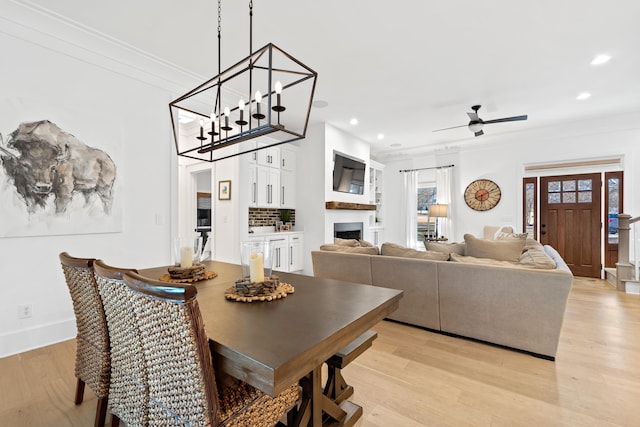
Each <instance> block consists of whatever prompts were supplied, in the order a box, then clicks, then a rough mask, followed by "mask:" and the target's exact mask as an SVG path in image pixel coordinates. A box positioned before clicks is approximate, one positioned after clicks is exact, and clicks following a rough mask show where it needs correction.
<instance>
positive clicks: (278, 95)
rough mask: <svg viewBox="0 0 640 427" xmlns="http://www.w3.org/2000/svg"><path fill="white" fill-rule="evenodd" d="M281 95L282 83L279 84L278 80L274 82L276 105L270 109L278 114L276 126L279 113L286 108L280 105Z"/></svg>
mask: <svg viewBox="0 0 640 427" xmlns="http://www.w3.org/2000/svg"><path fill="white" fill-rule="evenodd" d="M281 94H282V83H280V80H278V81H277V82H276V105H274V106H273V107H271V109H272V110H273V111H277V112H278V124H280V113H281V112H283V111H284V110H286V107H284V106H283V105H282V99H281V96H282V95H281Z"/></svg>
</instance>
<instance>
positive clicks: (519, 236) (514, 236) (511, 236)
mask: <svg viewBox="0 0 640 427" xmlns="http://www.w3.org/2000/svg"><path fill="white" fill-rule="evenodd" d="M526 239H527V233H505V232H504V231H498V232H497V233H496V236H495V239H494V240H526Z"/></svg>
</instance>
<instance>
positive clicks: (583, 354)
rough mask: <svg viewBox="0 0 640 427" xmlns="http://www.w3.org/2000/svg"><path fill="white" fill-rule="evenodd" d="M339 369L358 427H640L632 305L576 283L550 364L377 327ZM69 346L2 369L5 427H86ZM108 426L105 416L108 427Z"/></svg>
mask: <svg viewBox="0 0 640 427" xmlns="http://www.w3.org/2000/svg"><path fill="white" fill-rule="evenodd" d="M375 329H376V330H377V332H378V339H377V340H376V341H375V342H374V344H373V347H372V348H371V349H369V350H368V351H366V352H365V353H364V354H363V355H362V356H360V357H359V358H358V359H357V360H356V361H355V362H353V363H352V364H351V365H349V366H348V367H347V368H346V369H345V370H344V376H345V378H346V379H347V381H348V382H349V383H351V384H352V385H353V386H354V387H355V394H354V396H353V397H352V400H353V401H354V402H356V403H358V404H360V405H361V406H362V407H363V408H364V415H363V418H362V419H361V420H360V421H359V426H361V427H389V426H392V427H393V426H398V427H412V426H510V427H513V426H640V297H638V296H633V295H626V294H622V293H619V292H617V291H615V290H613V288H611V287H610V286H609V285H607V284H606V283H605V282H604V281H601V280H595V279H583V278H576V280H575V283H574V287H573V289H572V291H571V295H570V298H569V303H568V307H567V312H566V314H565V320H564V325H563V329H562V335H561V341H560V348H559V351H558V354H557V359H556V362H555V363H554V362H550V361H547V360H541V359H537V358H534V357H532V356H528V355H525V354H521V353H518V352H514V351H510V350H505V349H501V348H498V347H494V346H490V345H486V344H481V343H477V342H472V341H468V340H464V339H459V338H452V337H447V336H444V335H440V334H435V333H430V332H427V331H424V330H421V329H418V328H413V327H410V326H405V325H400V324H397V323H392V322H386V321H383V322H381V323H380V324H379V325H377V327H376V328H375ZM74 352H75V342H74V341H73V340H72V341H67V342H63V343H60V344H56V345H52V346H48V347H44V348H41V349H38V350H34V351H30V352H26V353H23V354H19V355H16V356H11V357H7V358H4V359H0V425H1V426H56V427H65V426H91V425H92V423H93V417H94V413H95V412H94V411H95V403H96V400H95V397H94V396H93V395H92V392H91V391H90V390H88V389H87V391H86V392H85V402H84V403H83V404H82V405H79V406H75V405H74V404H73V394H74V387H75V378H74V376H73V365H74ZM108 421H110V417H109V418H108Z"/></svg>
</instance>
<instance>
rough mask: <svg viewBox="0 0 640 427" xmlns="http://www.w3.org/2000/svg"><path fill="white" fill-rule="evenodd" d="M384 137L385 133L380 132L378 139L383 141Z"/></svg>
mask: <svg viewBox="0 0 640 427" xmlns="http://www.w3.org/2000/svg"><path fill="white" fill-rule="evenodd" d="M383 139H384V133H379V134H378V141H382V140H383Z"/></svg>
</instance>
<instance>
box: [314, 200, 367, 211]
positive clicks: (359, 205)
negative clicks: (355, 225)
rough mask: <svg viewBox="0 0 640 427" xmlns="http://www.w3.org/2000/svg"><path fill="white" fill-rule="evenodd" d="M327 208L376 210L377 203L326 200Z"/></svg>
mask: <svg viewBox="0 0 640 427" xmlns="http://www.w3.org/2000/svg"><path fill="white" fill-rule="evenodd" d="M325 208H326V209H346V210H352V211H375V210H376V205H368V204H366V203H350V202H325Z"/></svg>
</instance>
